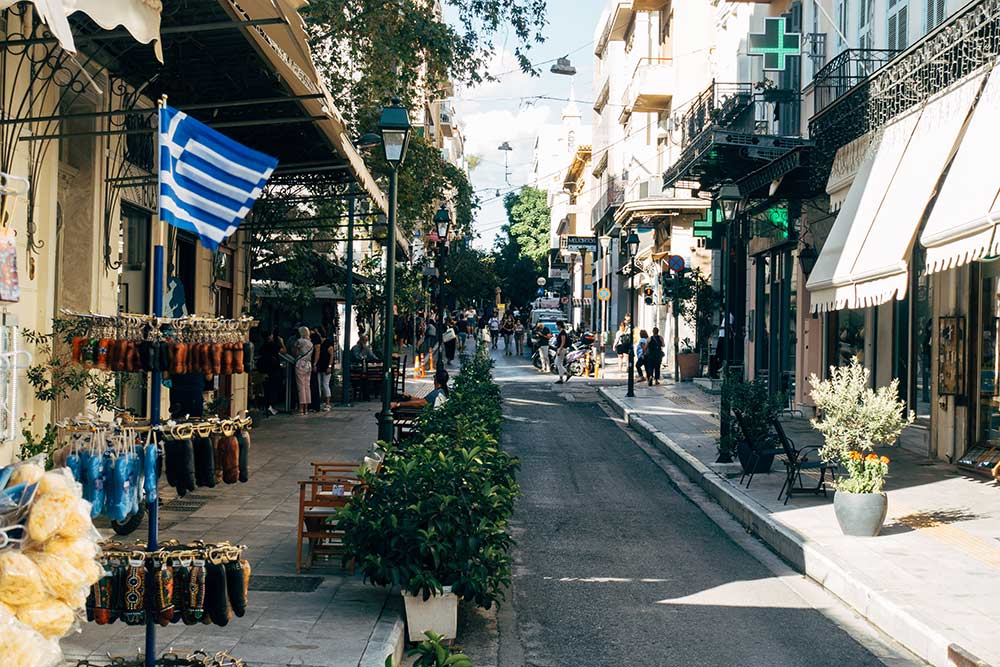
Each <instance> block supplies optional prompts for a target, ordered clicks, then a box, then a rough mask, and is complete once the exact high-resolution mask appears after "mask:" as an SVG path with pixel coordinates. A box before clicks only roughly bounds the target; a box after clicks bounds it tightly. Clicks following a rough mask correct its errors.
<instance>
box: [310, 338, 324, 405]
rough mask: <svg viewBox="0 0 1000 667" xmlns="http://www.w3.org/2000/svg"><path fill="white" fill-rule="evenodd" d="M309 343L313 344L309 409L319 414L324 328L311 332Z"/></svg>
mask: <svg viewBox="0 0 1000 667" xmlns="http://www.w3.org/2000/svg"><path fill="white" fill-rule="evenodd" d="M309 341H310V342H311V343H312V344H313V351H312V373H310V375H309V397H310V399H312V400H310V401H309V409H310V410H312V411H313V412H319V407H320V395H319V354H320V350H321V348H322V346H323V327H316V328H314V329H310V330H309Z"/></svg>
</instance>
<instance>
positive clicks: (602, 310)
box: [597, 234, 611, 367]
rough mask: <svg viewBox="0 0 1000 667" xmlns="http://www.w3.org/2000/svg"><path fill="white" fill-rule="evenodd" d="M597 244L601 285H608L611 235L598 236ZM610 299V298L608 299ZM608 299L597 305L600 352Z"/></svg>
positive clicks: (606, 331) (602, 343)
mask: <svg viewBox="0 0 1000 667" xmlns="http://www.w3.org/2000/svg"><path fill="white" fill-rule="evenodd" d="M597 241H598V244H599V245H600V247H601V261H600V263H599V266H600V268H599V269H598V270H599V271H600V272H601V276H600V277H601V287H607V286H608V272H607V267H606V266H605V265H606V264H607V263H608V249H609V248H610V247H611V237H610V236H608V235H607V234H605V235H603V236H600V237H598V239H597ZM608 301H610V299H609V300H608ZM608 301H601V303H600V306H598V308H599V310H598V317H599V318H600V320H601V321H600V322H599V324H600V326H599V327H598V331H600V332H601V354H602V355H603V354H606V351H605V349H604V348H605V346H606V345H607V342H608ZM601 366H602V367H603V366H604V357H601Z"/></svg>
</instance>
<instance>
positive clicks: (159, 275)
mask: <svg viewBox="0 0 1000 667" xmlns="http://www.w3.org/2000/svg"><path fill="white" fill-rule="evenodd" d="M166 105H167V96H166V95H164V96H163V97H161V98H160V101H159V104H158V105H157V106H158V109H159V113H158V114H157V116H158V122H157V126H158V127H157V132H156V201H157V211H156V224H155V228H154V234H153V238H154V239H155V243H156V245H154V246H153V317H163V278H164V276H163V257H164V250H163V246H164V237H165V236H166V232H165V229H164V223H163V215H162V212H161V210H160V206H159V204H160V193H161V192H163V188H162V184H163V177H162V174H163V164H162V160H161V157H162V156H161V154H160V150H161V146H160V138H161V136H162V132H163V129H164V128H162V127H159V118H162V117H163V107H165V106H166ZM150 375H151V380H150V387H149V425H150V426H156V425H157V424H159V423H160V401H161V392H162V388H163V377H162V373H161V371H153V372H152V373H151V374H150ZM146 520H147V521H148V522H149V529H148V535H147V537H146V548H147V550H148V551H156V550H157V549H159V548H160V545H159V532H160V531H159V525H158V523H159V504H158V501H157V500H150V501H148V502H147V503H146ZM155 586H156V580H155V579H154V578H153V573H152V571H150V572H149V573H148V574H147V575H146V590H148V591H151V590H154V589H155ZM146 667H156V621H155V619H154V615H153V614H150V613H148V612H147V613H146Z"/></svg>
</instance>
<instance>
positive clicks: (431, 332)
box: [424, 313, 438, 355]
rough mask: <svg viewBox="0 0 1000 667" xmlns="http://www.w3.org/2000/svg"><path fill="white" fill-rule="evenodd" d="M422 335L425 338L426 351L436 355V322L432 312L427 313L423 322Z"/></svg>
mask: <svg viewBox="0 0 1000 667" xmlns="http://www.w3.org/2000/svg"><path fill="white" fill-rule="evenodd" d="M424 337H425V338H426V339H427V352H428V354H430V355H436V354H437V352H438V323H437V321H436V320H435V319H434V313H430V314H429V315H427V322H426V324H424Z"/></svg>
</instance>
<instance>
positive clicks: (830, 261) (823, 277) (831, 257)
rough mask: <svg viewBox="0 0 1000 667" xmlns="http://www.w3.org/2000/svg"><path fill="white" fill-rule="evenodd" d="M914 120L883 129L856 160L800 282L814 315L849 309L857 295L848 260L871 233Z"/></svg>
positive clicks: (914, 117)
mask: <svg viewBox="0 0 1000 667" xmlns="http://www.w3.org/2000/svg"><path fill="white" fill-rule="evenodd" d="M918 118H919V113H909V114H906V115H905V116H903V117H901V118H898V119H896V120H894V121H892V122H890V123H889V124H888V125H886V127H885V128H884V129H883V132H882V137H881V139H880V140H878V141H876V142H873V145H874V146H877V148H876V149H875V152H874V156H873V157H871V158H869V157H866V158H865V159H864V160H863V161H862V164H861V167H859V169H858V174H857V176H855V178H854V182H853V183H852V184H851V189H850V191H848V193H847V198H846V199H845V200H844V205H843V207H842V208H841V209H840V213H839V214H838V215H837V220H836V221H835V222H834V223H833V229H831V230H830V235H829V236H828V237H827V240H826V243H824V244H823V249H822V250H821V251H820V255H819V258H818V259H817V261H816V266H815V267H814V268H813V272H812V274H810V276H809V281H808V282H807V283H806V287H807V288H808V289H809V291H810V292H812V294H811V296H810V298H811V300H812V304H813V310H814V311H827V310H839V309H841V308H853V307H854V306H855V304H856V301H857V291H856V290H855V287H854V280H853V279H852V275H851V272H852V270H853V269H854V260H855V259H856V258H857V256H858V254H859V253H860V252H861V246H862V245H863V244H864V241H865V239H866V238H867V236H868V233H869V231H871V227H872V221H873V220H874V219H875V214H876V213H877V212H878V207H879V205H880V204H881V203H882V200H883V198H884V197H885V194H886V192H887V191H888V189H889V184H890V183H891V182H892V177H893V175H894V174H895V173H896V170H897V168H898V167H899V161H900V159H902V157H903V152H904V151H905V150H906V144H907V142H908V141H909V139H910V136H911V135H912V134H913V130H914V128H916V126H917V120H918Z"/></svg>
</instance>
